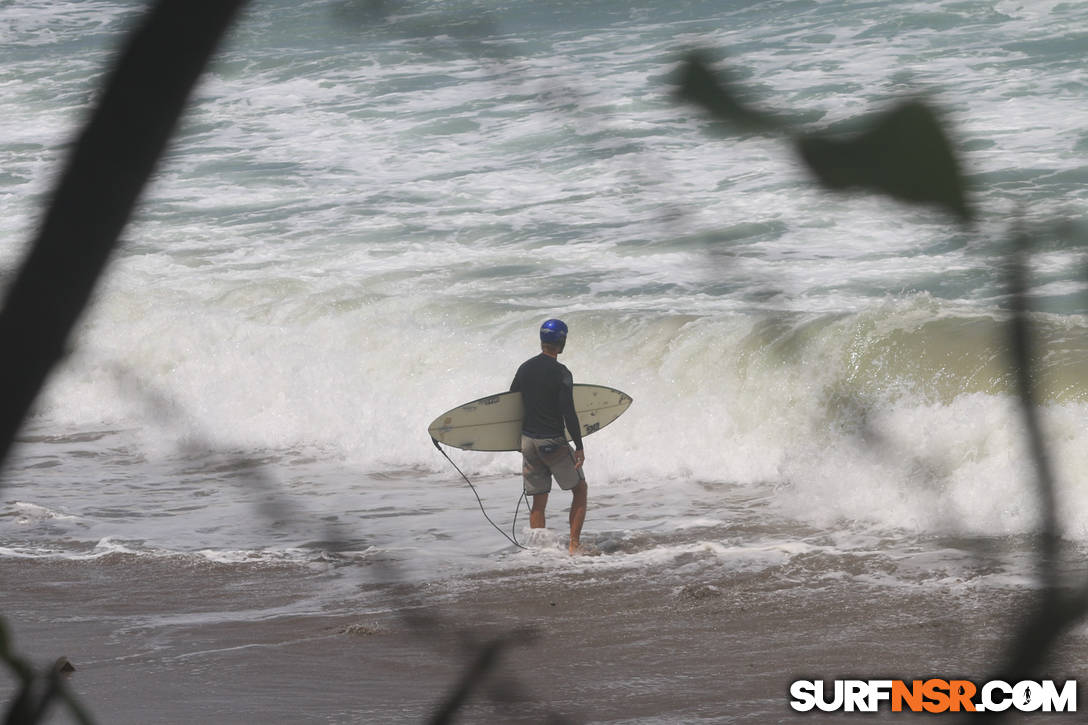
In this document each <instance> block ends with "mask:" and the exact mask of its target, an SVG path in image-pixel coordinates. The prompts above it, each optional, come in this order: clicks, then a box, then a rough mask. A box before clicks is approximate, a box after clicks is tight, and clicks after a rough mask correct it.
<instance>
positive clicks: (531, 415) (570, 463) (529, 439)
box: [510, 319, 589, 554]
mask: <svg viewBox="0 0 1088 725" xmlns="http://www.w3.org/2000/svg"><path fill="white" fill-rule="evenodd" d="M566 343H567V326H566V325H565V324H564V323H563V321H562V320H554V319H553V320H548V321H546V322H545V323H544V324H543V325H541V326H540V354H539V355H537V356H536V357H532V358H529V359H528V360H526V361H525V362H524V363H522V364H521V367H519V368H518V371H517V373H516V374H515V375H514V382H513V383H511V384H510V390H511V392H520V393H521V397H522V401H523V403H524V405H525V418H524V420H523V421H522V426H521V456H522V478H523V480H524V486H525V494H526V495H528V496H532V497H533V505H532V509H531V510H530V512H529V527H530V528H533V529H542V528H544V509H545V507H546V506H547V505H548V493H549V492H550V491H551V490H552V476H554V477H555V480H556V482H557V483H558V484H559V487H560V488H561V489H563V490H564V491H570V492H571V493H572V494H573V495H574V497H573V498H572V499H571V503H570V553H571V554H577V553H579V552H580V551H581V536H582V524H583V523H584V522H585V520H586V500H587V493H588V490H589V488H588V486H587V485H586V476H585V473H584V472H583V471H582V464H583V463H584V462H585V459H586V455H585V451H584V450H583V448H582V428H581V426H580V425H579V424H578V414H577V413H576V412H575V410H574V378H573V376H571V374H570V370H568V369H567V367H566V366H565V365H563V364H562V363H560V362H559V359H558V357H559V354H560V353H561V352H563V348H564V347H565V346H566ZM564 425H565V426H566V429H567V430H568V431H570V436H571V440H572V442H573V443H574V450H573V451H572V450H571V448H570V444H569V443H567V437H566V435H564V433H563V428H564Z"/></svg>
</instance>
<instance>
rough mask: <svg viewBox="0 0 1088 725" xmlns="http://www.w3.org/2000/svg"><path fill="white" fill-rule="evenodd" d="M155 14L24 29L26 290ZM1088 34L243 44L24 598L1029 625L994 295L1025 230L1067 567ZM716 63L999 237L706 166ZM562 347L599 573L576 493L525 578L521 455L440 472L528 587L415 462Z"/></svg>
mask: <svg viewBox="0 0 1088 725" xmlns="http://www.w3.org/2000/svg"><path fill="white" fill-rule="evenodd" d="M143 7H144V6H143V4H141V3H128V2H108V1H106V0H100V1H96V2H82V3H55V2H38V1H28V2H21V3H15V4H11V3H9V4H5V5H3V6H2V7H0V61H2V62H0V97H2V98H3V107H4V111H5V112H4V113H3V114H0V200H2V203H3V208H4V210H5V213H4V214H3V215H0V283H6V282H7V281H8V280H10V279H11V276H12V275H13V274H14V270H15V269H16V268H17V265H18V263H19V260H20V257H21V255H22V254H23V253H24V252H25V250H26V245H27V244H28V242H29V240H30V239H31V238H32V236H33V232H34V229H35V227H36V224H37V223H38V220H39V219H40V217H41V215H42V213H43V209H44V207H45V205H46V203H47V201H48V195H49V189H50V187H51V185H52V184H53V183H54V182H55V181H56V179H57V176H58V174H59V170H60V168H61V164H62V163H63V160H64V158H65V152H66V149H67V148H68V145H69V144H70V143H71V141H72V139H73V137H74V135H75V134H76V132H77V130H78V128H79V124H80V122H81V120H82V119H83V118H85V117H86V115H87V114H88V112H89V111H90V109H91V108H92V106H93V103H94V100H95V98H96V94H97V93H98V89H99V88H100V86H101V83H102V81H103V76H104V73H105V72H106V70H107V68H108V67H109V64H110V61H111V59H112V58H113V57H114V53H115V52H116V48H117V46H118V43H119V42H120V41H121V39H122V38H123V36H124V33H125V31H126V29H127V28H129V27H130V26H131V24H132V22H133V21H134V20H135V19H136V18H137V17H138V15H139V13H140V11H141V10H142V9H143ZM1085 27H1088V6H1086V5H1084V4H1082V3H1076V2H1053V1H1051V0H1045V1H1039V2H1032V3H1021V2H1016V1H1014V0H998V1H996V2H995V1H994V0H958V1H956V2H952V1H936V0H934V1H931V2H902V3H895V4H888V3H875V2H863V1H860V0H855V1H850V2H819V1H816V0H808V1H802V0H797V1H793V2H759V3H756V2H711V1H709V0H706V1H703V2H700V1H697V0H690V1H686V2H670V3H655V4H647V5H632V4H631V3H627V2H612V1H610V0H608V1H595V2H580V1H578V0H557V1H555V2H538V1H536V0H534V1H532V2H530V1H529V0H512V1H511V2H506V3H493V2H485V1H483V0H451V1H449V2H428V1H424V0H419V1H405V2H400V3H385V4H366V3H355V4H353V3H347V2H326V1H316V0H315V1H311V2H294V1H291V2H287V1H285V0H279V1H273V0H268V1H265V2H257V3H254V4H252V5H251V6H250V7H249V8H248V9H247V10H246V12H245V13H244V15H243V17H242V19H241V21H240V22H239V24H238V25H237V26H236V28H235V29H234V30H233V32H232V33H231V34H230V36H229V37H228V39H227V41H226V43H225V46H224V48H223V49H222V52H221V53H220V55H219V56H218V58H217V60H216V61H215V63H214V64H213V66H212V68H211V70H210V71H209V72H208V74H207V75H206V77H205V78H204V79H203V81H202V83H201V85H200V86H199V89H198V91H197V93H196V96H195V98H194V100H193V103H192V106H191V108H190V109H189V111H188V113H187V115H186V117H185V119H184V122H183V124H182V127H181V129H180V130H179V132H178V134H177V135H176V136H175V138H174V139H173V141H172V144H171V147H170V150H169V153H168V155H167V156H166V158H165V159H164V160H163V161H162V163H161V165H160V168H159V169H158V171H157V173H156V175H155V177H154V180H153V183H152V184H151V185H150V187H149V188H148V189H147V191H146V193H145V195H144V197H143V199H142V201H141V203H140V205H139V208H138V210H137V212H136V215H135V218H134V219H133V221H132V223H131V224H130V225H129V226H128V228H127V229H126V230H125V233H124V241H123V244H122V246H121V247H120V249H119V250H118V252H117V254H116V257H115V259H114V261H113V263H112V264H111V266H110V268H109V271H108V274H107V276H106V278H105V279H104V280H103V281H102V284H101V286H100V289H99V292H98V294H97V296H96V299H95V301H94V304H93V307H92V308H91V309H90V310H89V311H88V312H87V314H86V316H85V318H84V320H83V321H82V324H81V326H80V328H79V330H78V334H77V335H76V337H75V339H74V340H73V341H72V351H71V354H70V356H69V357H68V359H67V360H66V361H65V363H64V364H63V366H62V368H61V369H60V370H59V371H58V372H57V374H56V375H55V376H54V378H53V379H52V380H51V382H50V384H49V386H48V389H47V390H46V391H45V393H44V395H43V396H42V397H41V398H40V400H39V401H38V405H37V408H36V410H35V412H34V414H33V416H32V418H31V419H30V420H29V421H28V422H27V424H26V427H25V430H24V432H23V434H22V436H21V443H20V445H19V446H18V448H17V449H16V451H15V454H14V456H13V458H12V460H11V461H10V462H9V464H8V466H7V468H6V470H5V471H4V472H3V479H2V488H0V557H4V558H11V559H18V560H27V561H28V562H29V561H31V560H33V561H55V560H63V561H66V562H76V563H78V562H85V563H86V564H87V566H92V565H93V564H94V562H97V561H102V560H104V559H110V558H111V557H112V559H110V560H114V559H116V558H117V557H129V558H133V559H139V560H142V561H151V562H159V563H160V572H161V576H163V577H168V576H169V575H170V571H171V569H172V568H173V567H181V566H189V565H191V564H192V562H194V561H197V562H200V561H210V562H216V563H226V564H240V565H241V564H245V565H259V564H261V563H268V564H272V565H275V566H284V565H292V566H293V565H297V566H299V567H302V568H307V567H309V568H312V567H322V566H329V567H337V568H338V570H341V571H344V570H350V571H351V572H353V573H352V577H354V579H352V581H353V582H355V583H356V584H359V583H366V582H376V581H385V580H388V579H391V578H392V579H401V580H403V579H407V580H408V581H411V582H415V583H423V584H426V583H430V582H444V583H446V584H450V583H451V582H456V581H457V580H458V578H459V577H463V576H465V575H468V574H481V573H482V574H486V575H488V576H497V577H500V578H501V577H504V576H510V577H517V576H520V575H522V574H523V573H524V572H525V571H526V570H527V569H532V570H533V571H537V572H544V575H547V573H548V572H561V573H563V574H564V575H567V574H569V573H570V572H571V571H574V572H578V571H584V572H585V573H586V576H592V575H593V574H594V572H602V571H610V572H617V571H618V572H631V573H632V574H635V575H637V576H641V577H651V578H655V579H657V580H659V581H662V582H666V583H667V582H673V581H674V582H676V585H677V586H681V585H682V584H683V582H684V581H686V580H688V579H690V578H691V577H692V576H696V577H704V578H705V577H710V578H713V577H714V576H715V575H721V574H722V573H728V572H738V571H754V572H763V573H766V574H767V575H768V576H774V575H775V574H776V572H785V571H788V572H789V576H790V577H794V578H797V577H799V578H800V581H801V584H802V585H804V584H805V583H806V582H807V583H813V582H819V581H825V580H829V579H837V578H841V577H844V576H846V577H855V578H857V579H858V580H859V581H866V582H870V583H872V582H878V583H880V585H881V586H888V587H892V588H894V587H896V586H912V587H913V586H932V587H947V586H967V585H979V586H983V585H984V586H1000V587H1018V586H1030V585H1031V581H1032V579H1031V575H1032V570H1031V566H1030V562H1031V556H1030V541H1031V535H1032V534H1033V533H1034V532H1035V531H1037V529H1038V526H1039V510H1038V503H1037V501H1036V497H1035V495H1034V492H1033V488H1032V485H1033V484H1032V480H1033V479H1032V476H1033V471H1032V467H1031V465H1030V462H1029V458H1028V455H1027V452H1026V447H1025V443H1024V440H1023V429H1022V425H1021V422H1020V418H1019V414H1018V411H1017V406H1016V403H1015V400H1014V398H1013V396H1012V385H1011V379H1012V376H1011V374H1010V371H1009V367H1008V362H1007V350H1008V344H1007V342H1006V334H1007V332H1006V322H1007V318H1008V293H1007V289H1006V283H1005V272H1004V269H1005V260H1006V255H1007V252H1008V248H1009V244H1008V242H1009V239H1010V238H1011V237H1012V234H1013V230H1014V228H1016V226H1017V225H1019V226H1020V228H1023V229H1026V230H1027V231H1028V232H1029V233H1030V234H1031V235H1032V236H1033V238H1034V240H1035V247H1034V250H1035V251H1034V254H1033V257H1032V267H1031V271H1032V290H1031V298H1030V299H1031V303H1032V306H1033V312H1032V318H1031V319H1032V322H1033V325H1034V331H1035V335H1036V339H1037V341H1038V350H1037V357H1038V371H1037V374H1038V380H1039V383H1040V386H1041V389H1042V391H1043V393H1042V397H1043V405H1042V417H1043V421H1044V425H1045V429H1046V434H1047V438H1048V441H1049V442H1050V444H1051V446H1052V453H1053V456H1054V461H1055V464H1056V468H1057V472H1058V477H1059V484H1060V490H1059V497H1060V499H1059V500H1060V504H1061V506H1060V509H1061V516H1062V525H1063V532H1064V535H1065V537H1066V538H1067V539H1068V540H1069V541H1070V542H1071V544H1072V545H1073V546H1076V547H1080V546H1082V545H1084V544H1088V488H1086V487H1085V486H1083V476H1084V473H1083V472H1084V471H1085V470H1088V426H1086V422H1088V418H1086V415H1088V284H1086V282H1088V266H1086V265H1085V257H1084V254H1083V248H1084V244H1085V242H1088V217H1086V212H1085V207H1086V202H1088V191H1086V189H1088V185H1086V183H1085V182H1086V181H1088V67H1086V66H1085V63H1084V57H1085V50H1086V49H1088V38H1086V36H1085V34H1084V30H1083V29H1084V28H1085ZM695 47H699V48H707V49H710V50H711V51H713V52H714V53H716V54H717V55H716V56H715V57H716V58H717V59H718V61H717V62H718V63H719V64H720V66H721V67H723V68H726V67H728V68H730V69H731V70H732V71H733V72H734V73H735V74H736V76H737V77H738V78H739V80H740V82H741V85H742V87H743V88H744V89H745V91H746V92H747V93H748V94H749V97H750V99H751V102H752V103H753V104H756V105H759V106H761V107H764V108H769V109H775V110H778V111H781V112H783V113H784V114H786V115H789V116H791V117H793V118H796V119H797V122H798V123H799V124H801V127H803V128H804V129H805V130H809V131H814V130H818V129H823V128H832V129H836V128H842V127H843V126H844V125H848V124H849V123H850V122H851V120H852V119H856V118H858V117H860V116H864V115H865V114H870V113H873V112H875V111H879V110H881V109H882V108H885V107H887V105H888V104H890V103H892V102H894V101H895V100H897V99H901V98H907V97H913V96H916V95H919V94H922V95H925V96H926V97H927V98H928V99H929V100H930V102H931V103H932V104H933V105H934V106H935V107H936V108H938V109H940V112H941V114H942V118H943V119H944V121H945V122H946V123H947V125H948V128H949V132H950V135H951V138H952V139H953V143H954V145H955V147H956V149H957V153H958V154H959V156H960V159H961V161H962V163H963V166H964V169H965V172H966V174H967V177H968V180H969V183H970V200H971V202H972V204H973V205H974V207H975V209H976V210H977V212H978V221H977V223H975V224H974V225H973V226H971V227H965V226H963V225H960V224H958V223H957V222H956V221H955V220H954V219H951V218H949V217H947V216H945V215H943V214H942V213H941V212H940V211H938V210H935V209H931V208H927V207H916V206H905V205H902V204H899V203H897V202H894V201H891V200H887V199H880V198H873V197H868V196H864V195H859V194H830V193H828V192H826V191H823V190H821V189H819V188H818V187H816V186H815V185H814V183H813V182H812V180H811V179H810V178H809V177H808V176H807V175H806V173H805V172H804V171H803V169H802V168H801V167H800V166H799V164H798V162H797V159H796V157H795V156H794V154H793V151H792V150H791V148H790V147H789V146H788V145H787V144H786V143H784V141H783V140H782V139H781V138H773V137H767V136H763V135H758V134H752V133H748V132H743V133H740V132H738V133H736V134H723V133H721V132H720V131H719V130H717V129H716V128H715V127H714V126H713V125H712V124H711V123H710V121H709V120H708V119H707V118H706V117H705V116H704V115H703V114H702V113H701V112H700V111H699V110H698V109H696V108H692V107H689V106H686V105H683V104H681V103H678V102H677V101H676V99H675V97H674V95H673V91H674V89H673V86H672V83H673V78H674V75H675V70H676V68H677V66H678V63H679V59H680V58H681V57H682V55H683V53H684V52H685V51H687V50H689V49H691V48H695ZM549 317H561V318H563V319H564V320H566V321H567V323H568V324H569V325H570V329H571V335H570V338H569V343H568V347H567V351H566V352H565V353H564V355H563V356H562V358H561V360H562V361H563V362H564V363H565V364H566V365H567V366H568V367H570V368H571V370H572V371H573V373H574V377H575V380H576V382H584V383H597V384H603V385H608V386H612V387H615V388H618V389H620V390H623V391H625V392H626V393H628V394H629V395H631V396H632V397H633V399H634V401H635V402H634V404H633V406H632V407H631V409H630V410H629V411H628V412H627V413H626V414H625V415H624V416H623V417H622V418H620V419H619V420H618V421H617V422H616V423H614V424H613V425H611V426H610V427H609V428H607V429H606V430H604V431H602V432H600V433H598V434H596V435H594V436H592V437H589V438H588V439H587V441H586V451H587V458H586V471H587V476H588V480H589V483H590V502H589V515H588V519H587V522H586V527H585V534H584V539H585V541H586V543H587V544H589V545H590V547H592V548H593V549H595V550H596V551H597V552H598V553H599V555H598V556H593V557H586V558H583V559H579V560H574V561H572V560H570V559H569V557H567V556H566V555H565V553H564V549H565V542H564V538H565V531H564V529H565V521H566V506H567V501H566V496H565V494H557V495H553V497H552V502H551V506H550V512H549V513H550V519H549V529H548V532H546V533H544V534H539V535H536V536H530V532H529V531H528V529H527V518H526V516H525V509H524V507H522V508H521V511H520V514H519V517H518V518H517V520H516V521H515V520H514V517H515V507H516V506H517V505H518V491H519V487H520V460H519V458H518V456H517V454H509V453H508V454H482V453H472V452H463V451H450V455H451V457H452V458H453V459H454V461H455V462H456V463H457V464H458V465H459V466H461V467H462V468H463V469H464V471H465V472H466V473H467V474H468V475H469V477H470V478H471V479H472V480H473V481H474V482H475V483H476V484H477V488H478V491H479V494H480V496H481V498H482V500H483V504H484V506H485V507H486V509H487V511H488V513H489V514H490V515H491V516H492V518H493V519H495V521H496V523H497V524H499V525H500V526H501V527H502V528H503V529H504V530H505V531H507V532H512V533H513V534H514V535H516V536H517V537H518V538H519V539H520V540H521V541H523V542H526V543H528V544H529V549H528V550H526V551H522V550H520V549H517V548H515V547H514V546H512V545H511V544H509V543H508V542H507V541H506V540H505V539H504V538H503V537H501V536H500V535H499V533H497V532H496V531H495V530H494V529H492V528H491V526H490V525H489V524H488V523H487V521H486V520H485V519H484V517H483V516H482V515H481V513H480V510H479V507H478V505H477V502H476V499H475V497H474V496H473V493H472V491H471V490H469V489H468V487H467V486H466V485H465V484H464V482H463V481H462V480H461V478H460V477H459V476H458V475H457V474H456V472H455V471H454V470H453V469H452V468H451V467H450V466H449V465H448V464H447V462H446V461H445V459H444V458H442V457H441V456H440V455H439V454H438V452H437V451H435V449H434V447H433V446H432V444H431V441H430V440H429V438H428V436H427V434H426V428H427V424H428V423H429V422H430V421H431V420H432V419H433V418H434V417H435V416H437V415H438V414H440V413H441V412H443V411H445V410H447V409H449V408H452V407H454V406H455V405H458V404H460V403H463V402H465V401H467V400H470V399H473V398H477V397H480V396H483V395H487V394H491V393H494V392H498V391H502V390H505V389H507V387H508V386H509V383H510V380H511V378H512V376H513V372H514V370H515V369H516V367H517V365H518V364H520V363H521V362H522V361H523V360H524V359H526V358H528V357H530V356H531V355H533V354H535V352H536V329H537V327H538V326H539V324H540V322H541V321H543V320H544V319H547V318H549ZM7 354H11V352H10V351H9V352H8V353H7ZM980 540H981V541H986V542H990V544H991V546H990V549H989V550H990V551H995V550H996V551H1000V552H1002V553H1001V554H1000V555H995V556H996V559H995V561H994V562H991V565H989V566H987V567H985V571H984V572H980V570H979V568H978V567H977V566H976V564H977V560H976V558H975V549H974V548H973V547H974V546H975V544H976V543H977V542H978V541H980ZM802 561H803V562H805V564H804V565H803V566H800V565H795V564H796V563H797V562H802ZM859 561H860V562H863V563H862V564H858V562H859ZM965 582H966V584H965ZM980 582H981V583H980ZM972 583H973V584H972ZM363 589H365V587H363ZM360 591H362V590H360ZM343 594H344V590H343V589H342V588H341V589H338V590H337V593H336V596H337V597H341V596H343ZM314 596H315V598H316V599H315V600H316V601H320V600H321V595H320V592H318V593H316V594H315V595H314ZM331 596H332V595H330V597H331ZM359 596H360V597H363V599H365V596H366V595H365V594H359ZM315 600H306V601H305V602H303V603H301V604H300V603H298V602H296V603H295V604H294V605H293V606H298V607H304V608H311V609H312V608H313V607H318V608H319V607H320V606H321V605H320V604H314V601H315ZM276 606H278V605H276ZM269 607H273V605H272V604H269ZM273 608H274V607H273Z"/></svg>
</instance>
